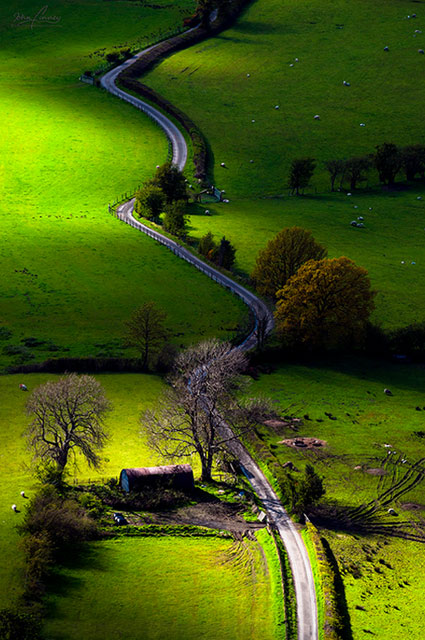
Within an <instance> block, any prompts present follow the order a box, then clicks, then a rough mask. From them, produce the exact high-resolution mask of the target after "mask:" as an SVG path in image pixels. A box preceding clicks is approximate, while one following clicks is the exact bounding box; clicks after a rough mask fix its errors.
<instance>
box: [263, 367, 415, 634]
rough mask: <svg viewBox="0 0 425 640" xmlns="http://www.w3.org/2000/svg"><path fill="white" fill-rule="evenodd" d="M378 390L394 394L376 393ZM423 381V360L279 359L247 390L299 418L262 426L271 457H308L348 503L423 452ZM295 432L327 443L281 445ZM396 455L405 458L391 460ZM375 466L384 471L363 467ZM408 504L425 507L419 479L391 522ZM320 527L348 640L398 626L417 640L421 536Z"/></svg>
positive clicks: (371, 492)
mask: <svg viewBox="0 0 425 640" xmlns="http://www.w3.org/2000/svg"><path fill="white" fill-rule="evenodd" d="M384 388H389V389H390V390H391V391H392V393H393V396H387V395H385V394H384V393H383V390H384ZM424 388H425V372H424V369H423V367H421V366H413V365H410V366H408V365H396V364H394V365H391V364H388V363H384V364H379V363H376V362H375V363H374V362H372V361H369V360H346V361H344V362H331V361H329V362H324V361H321V362H313V363H309V364H308V365H300V364H299V365H297V364H288V365H284V366H281V367H280V368H279V369H278V370H276V371H275V372H274V373H272V374H271V375H267V376H265V375H263V376H261V377H260V379H259V380H258V381H257V382H255V383H254V384H253V390H254V391H256V392H258V393H260V394H264V395H268V396H271V397H272V398H273V400H274V401H275V402H276V408H277V409H278V410H279V411H281V413H282V415H288V414H292V415H295V416H298V417H300V418H303V417H304V418H303V425H302V426H301V427H300V429H299V431H298V432H297V434H295V433H294V432H293V431H291V430H289V429H288V430H285V431H279V432H278V433H277V432H275V431H271V430H267V429H265V428H264V429H262V430H261V434H262V440H263V441H264V443H266V444H267V445H268V447H269V448H270V451H271V452H272V453H273V454H274V455H275V456H276V458H277V460H279V461H280V462H281V463H284V462H286V461H288V460H291V461H292V462H293V463H294V464H295V466H296V467H297V468H298V469H299V470H303V468H304V466H305V464H306V463H307V462H310V463H312V464H314V466H315V469H316V470H317V471H318V472H319V473H320V474H321V475H322V476H323V477H324V485H325V488H326V498H327V499H329V500H330V501H336V502H337V503H339V504H341V505H349V506H357V505H360V504H362V503H365V502H369V501H372V500H374V499H376V498H377V496H378V492H379V493H381V492H382V491H383V490H384V489H386V488H388V487H389V486H390V484H391V482H392V481H395V480H394V479H399V478H401V477H402V475H403V474H404V473H405V471H407V470H408V468H409V466H410V465H411V464H413V463H415V462H416V461H418V460H419V459H421V458H423V457H424V456H425V443H424V440H423V439H422V438H419V437H417V436H415V435H414V432H418V431H419V432H420V431H423V430H424V415H425V414H424V410H425V409H424V406H425V395H424ZM251 391H252V390H251ZM416 407H420V408H421V411H418V410H416ZM325 412H326V413H328V414H331V415H332V416H333V417H335V418H336V420H332V419H330V418H329V417H328V416H327V415H326V413H325ZM295 435H300V436H312V437H315V438H320V439H322V440H325V441H326V442H327V446H326V447H325V448H323V449H318V450H314V451H305V450H304V451H303V450H300V449H299V450H295V449H293V448H290V447H288V446H286V445H284V444H280V441H281V440H282V439H285V438H292V437H294V436H295ZM384 444H390V445H391V450H394V451H396V452H397V454H396V455H395V456H389V458H392V457H394V461H392V460H391V462H389V461H388V460H387V458H388V455H387V452H388V448H386V447H384ZM401 457H403V458H404V459H406V460H407V463H406V465H403V464H401V463H400V458H401ZM356 466H361V467H362V469H357V470H356V469H355V467H356ZM380 467H381V468H382V467H383V468H385V469H386V471H387V476H384V477H379V476H374V475H369V473H367V472H366V469H376V468H380ZM407 503H415V504H418V505H422V507H423V508H425V506H424V504H425V501H424V484H423V482H422V483H420V484H418V485H417V486H416V487H415V488H414V489H413V490H411V491H410V492H408V493H406V494H404V495H402V496H401V497H400V498H398V499H397V500H395V501H394V502H393V503H392V504H391V506H393V507H394V508H395V510H396V512H397V513H398V516H397V517H396V518H395V520H400V519H401V520H404V519H406V518H407V519H409V517H413V518H414V517H415V516H414V515H413V513H412V512H411V511H409V510H407V511H405V510H404V509H403V508H402V505H406V506H407ZM386 509H387V507H385V509H382V510H381V512H380V513H381V517H383V519H384V520H388V516H387V514H386ZM417 514H419V515H422V514H423V511H418V512H417ZM322 534H324V535H325V537H326V538H327V540H328V542H329V544H330V546H331V549H332V551H333V553H334V554H335V557H336V559H337V561H338V563H339V567H340V570H341V573H342V578H343V582H344V587H345V595H346V599H347V606H348V611H349V614H350V618H351V626H352V630H353V638H354V640H358V639H360V638H366V637H368V635H367V634H368V633H369V631H372V632H373V633H374V634H375V635H376V636H377V637H382V638H385V640H396V638H399V637H400V633H401V634H402V635H403V636H405V637H409V638H412V639H414V640H416V639H418V640H419V638H421V637H422V636H421V630H420V626H419V618H420V612H419V607H420V605H419V603H420V602H422V599H423V588H424V587H423V580H422V573H421V572H422V571H423V554H424V546H423V544H419V543H416V542H412V541H406V540H403V541H402V540H398V539H395V538H391V537H388V536H387V537H383V536H374V535H373V533H370V535H367V536H366V535H364V536H362V535H348V534H346V533H338V532H337V531H326V530H325V531H322ZM385 563H387V564H385ZM388 563H389V565H390V566H388ZM357 568H358V569H359V573H358V572H357ZM360 607H363V609H362V608H360ZM367 630H369V631H367Z"/></svg>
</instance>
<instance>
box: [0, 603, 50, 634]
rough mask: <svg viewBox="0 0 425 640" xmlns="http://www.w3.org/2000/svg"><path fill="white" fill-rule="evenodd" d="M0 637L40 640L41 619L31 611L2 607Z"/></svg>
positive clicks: (0, 612)
mask: <svg viewBox="0 0 425 640" xmlns="http://www.w3.org/2000/svg"><path fill="white" fill-rule="evenodd" d="M0 638H1V639H2V640H41V638H42V636H41V620H40V618H39V616H37V615H35V614H33V613H27V612H25V611H13V610H12V609H2V610H1V611H0Z"/></svg>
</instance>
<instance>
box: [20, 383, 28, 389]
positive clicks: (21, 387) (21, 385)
mask: <svg viewBox="0 0 425 640" xmlns="http://www.w3.org/2000/svg"><path fill="white" fill-rule="evenodd" d="M19 388H20V390H21V391H28V387H27V385H26V384H22V383H21V384H20V385H19Z"/></svg>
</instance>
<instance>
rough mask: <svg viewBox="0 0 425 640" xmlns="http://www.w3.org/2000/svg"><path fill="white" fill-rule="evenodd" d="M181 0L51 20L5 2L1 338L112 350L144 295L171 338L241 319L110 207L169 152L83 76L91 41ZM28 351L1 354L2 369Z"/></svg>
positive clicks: (144, 122) (0, 85) (80, 10)
mask: <svg viewBox="0 0 425 640" xmlns="http://www.w3.org/2000/svg"><path fill="white" fill-rule="evenodd" d="M190 7H191V3H190V2H188V1H187V0H181V2H175V3H171V4H167V5H164V6H163V5H160V4H159V5H158V8H157V9H153V8H152V7H143V6H142V5H140V4H136V3H133V2H102V1H100V0H97V1H95V2H87V1H81V2H77V3H72V4H70V3H67V2H58V1H56V2H53V3H52V4H49V7H48V14H47V15H56V16H59V17H60V18H61V20H60V22H59V23H58V24H57V25H52V26H46V25H43V24H39V23H35V24H34V26H33V28H32V29H31V27H30V26H29V25H20V26H18V25H17V24H15V20H16V18H15V17H14V16H15V14H18V13H19V15H24V16H26V15H28V16H33V15H35V14H36V13H37V11H38V10H39V8H40V7H39V6H38V5H37V3H36V2H35V1H31V2H29V1H26V2H25V1H24V2H23V3H20V2H19V3H18V2H13V3H11V4H10V3H9V4H8V5H7V6H6V5H2V7H1V8H0V38H1V42H2V47H3V49H4V52H5V53H6V55H5V56H3V62H2V63H1V66H0V101H1V104H2V114H3V116H4V117H3V118H2V122H1V124H0V150H1V154H0V158H1V160H0V185H1V187H0V221H1V247H0V266H1V272H2V278H1V285H0V299H1V302H0V326H7V327H8V328H9V329H10V330H11V331H12V332H13V335H12V337H11V339H10V340H9V344H5V343H4V342H2V343H0V344H1V349H0V350H2V349H3V348H4V346H7V347H8V348H9V350H10V346H12V347H19V346H22V345H21V340H22V339H24V338H28V337H35V338H37V339H38V340H44V341H46V344H45V345H44V346H42V347H41V348H40V349H39V350H38V351H36V352H35V353H34V352H32V353H33V356H34V359H36V360H41V359H44V358H45V357H47V356H49V355H51V353H52V352H51V351H49V348H52V349H54V348H55V347H54V346H53V347H52V344H53V345H56V347H59V351H56V352H55V353H56V354H57V353H60V354H61V353H63V354H64V353H70V354H71V355H89V354H90V355H96V353H101V354H102V353H103V354H104V355H108V354H110V355H119V354H120V352H121V351H120V347H121V337H122V324H123V321H124V320H125V318H126V317H127V316H128V315H129V313H131V311H132V310H133V309H134V308H135V307H136V306H137V305H138V304H140V303H141V302H143V301H145V300H147V299H153V300H155V301H156V302H157V303H158V304H160V305H161V306H163V307H164V308H167V309H168V310H169V315H170V324H171V325H173V330H174V333H175V336H174V340H175V342H176V343H177V344H180V343H188V342H192V341H196V340H198V339H200V338H201V337H202V336H211V335H217V334H218V335H220V334H221V335H222V336H224V335H227V336H228V335H229V331H231V330H232V329H233V328H234V326H235V324H236V323H237V322H238V320H239V319H240V317H241V313H243V311H242V309H243V307H242V305H241V304H239V303H238V302H237V301H235V300H233V299H232V297H231V296H229V295H228V294H225V293H224V292H223V291H220V289H219V288H218V287H216V286H214V285H213V284H212V283H210V282H209V281H207V280H206V279H205V278H203V277H202V276H200V275H199V274H197V273H192V271H191V270H190V269H187V268H185V265H183V264H182V263H181V262H180V261H177V260H176V259H174V258H173V256H171V255H168V253H167V252H166V251H164V250H163V249H161V248H159V247H157V246H155V244H154V243H152V242H151V241H150V240H148V239H147V238H144V237H142V234H137V233H135V232H134V231H133V230H132V229H130V228H127V227H126V226H125V225H123V224H120V223H119V222H118V221H117V220H115V219H113V218H112V217H111V216H110V215H109V214H108V213H107V204H108V202H111V201H112V200H113V199H114V197H115V196H117V195H120V194H121V193H124V192H125V191H130V189H131V188H133V187H134V186H135V185H137V184H138V183H140V182H142V181H143V180H144V179H146V178H148V177H149V176H150V175H151V174H152V172H153V170H154V167H155V166H156V164H158V163H159V162H162V161H165V160H166V158H167V152H168V148H167V142H166V139H165V136H164V135H163V134H162V133H161V131H160V130H159V129H158V128H157V127H156V126H155V125H154V124H153V123H152V122H151V121H150V120H149V119H148V118H147V117H144V116H143V115H142V114H141V113H139V112H137V111H136V110H135V109H133V108H131V107H130V106H129V105H126V104H123V103H121V102H120V101H119V100H117V99H115V98H113V97H112V96H110V95H108V94H107V93H106V92H103V91H101V90H100V89H96V88H94V87H91V86H88V85H83V84H82V83H80V82H79V81H78V76H79V75H80V73H81V72H82V71H84V70H85V69H86V68H87V67H88V68H90V66H91V65H93V64H94V62H95V61H96V60H97V58H96V57H95V58H93V56H92V54H93V52H94V51H98V50H99V49H102V48H106V50H110V49H111V48H112V47H113V46H114V45H119V44H121V45H124V44H126V43H131V42H132V41H133V40H135V39H137V38H139V37H140V36H141V35H142V36H143V34H145V35H147V36H149V35H150V34H155V33H156V34H157V35H158V34H159V33H160V31H163V30H165V29H167V28H168V27H172V26H173V25H175V24H180V22H181V19H182V15H183V14H184V13H185V12H187V11H188V10H189V9H190ZM188 292H190V295H187V294H188ZM195 301H196V302H195ZM200 308H202V312H201V313H200V312H199V309H200ZM195 318H196V322H195V321H194V320H195ZM66 350H69V351H66ZM29 351H30V352H31V350H29ZM30 358H31V356H30V354H29V353H28V351H25V350H23V351H22V352H21V353H19V350H18V353H16V354H15V355H13V354H12V355H8V354H7V353H6V354H4V353H3V354H1V353H0V367H1V366H2V365H3V366H4V365H5V364H10V363H12V362H15V361H19V360H23V361H26V360H29V359H30Z"/></svg>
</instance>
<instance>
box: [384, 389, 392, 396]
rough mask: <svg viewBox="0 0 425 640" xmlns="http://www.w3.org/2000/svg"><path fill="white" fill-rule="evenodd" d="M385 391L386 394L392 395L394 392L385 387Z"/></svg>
mask: <svg viewBox="0 0 425 640" xmlns="http://www.w3.org/2000/svg"><path fill="white" fill-rule="evenodd" d="M384 393H385V395H386V396H392V395H393V394H392V392H391V391H390V390H389V389H384Z"/></svg>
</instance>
